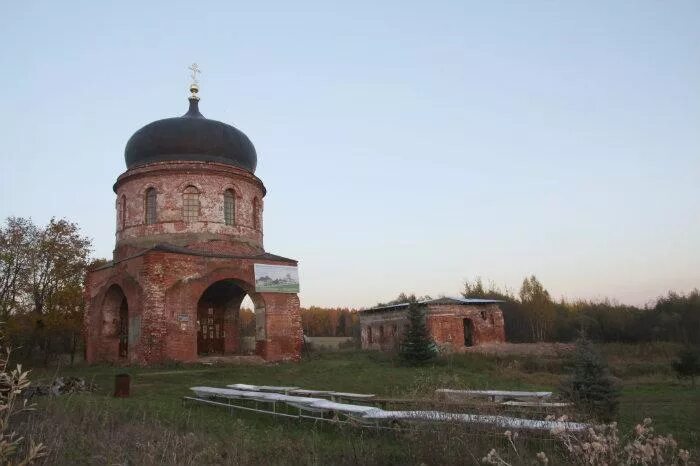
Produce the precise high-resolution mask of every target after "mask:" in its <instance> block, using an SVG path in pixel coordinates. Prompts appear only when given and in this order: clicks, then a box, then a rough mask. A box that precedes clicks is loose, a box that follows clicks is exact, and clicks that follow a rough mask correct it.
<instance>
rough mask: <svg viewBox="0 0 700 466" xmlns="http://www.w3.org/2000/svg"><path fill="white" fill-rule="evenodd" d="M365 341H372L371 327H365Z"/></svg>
mask: <svg viewBox="0 0 700 466" xmlns="http://www.w3.org/2000/svg"><path fill="white" fill-rule="evenodd" d="M367 342H368V343H373V341H372V327H369V326H368V327H367Z"/></svg>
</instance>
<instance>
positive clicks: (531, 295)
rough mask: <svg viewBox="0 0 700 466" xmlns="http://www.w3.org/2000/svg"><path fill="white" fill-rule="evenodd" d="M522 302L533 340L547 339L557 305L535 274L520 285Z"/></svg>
mask: <svg viewBox="0 0 700 466" xmlns="http://www.w3.org/2000/svg"><path fill="white" fill-rule="evenodd" d="M520 303H521V304H522V306H523V308H524V312H525V313H526V315H527V318H528V320H529V325H530V332H531V334H532V340H533V341H544V340H546V339H547V338H548V337H549V336H550V332H551V328H552V326H553V322H554V315H555V307H554V303H553V302H552V298H551V297H550V296H549V292H548V291H547V290H546V289H545V288H544V286H542V283H540V282H539V280H537V277H535V276H534V275H532V276H530V277H526V278H525V280H523V284H522V286H521V287H520Z"/></svg>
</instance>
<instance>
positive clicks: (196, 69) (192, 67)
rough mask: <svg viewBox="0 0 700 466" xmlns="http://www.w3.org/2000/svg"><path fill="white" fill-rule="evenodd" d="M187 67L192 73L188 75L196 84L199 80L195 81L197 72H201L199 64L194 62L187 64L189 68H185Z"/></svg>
mask: <svg viewBox="0 0 700 466" xmlns="http://www.w3.org/2000/svg"><path fill="white" fill-rule="evenodd" d="M187 69H188V70H190V71H191V72H192V74H190V77H191V78H192V82H193V83H194V84H197V83H198V82H199V81H197V73H199V74H202V70H200V69H199V66H197V64H196V63H192V64H191V65H190V66H189V68H187Z"/></svg>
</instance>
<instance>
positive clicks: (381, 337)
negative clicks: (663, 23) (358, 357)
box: [379, 325, 384, 344]
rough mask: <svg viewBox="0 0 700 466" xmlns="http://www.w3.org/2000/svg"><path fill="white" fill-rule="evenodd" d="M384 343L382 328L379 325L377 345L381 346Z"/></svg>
mask: <svg viewBox="0 0 700 466" xmlns="http://www.w3.org/2000/svg"><path fill="white" fill-rule="evenodd" d="M383 342H384V326H383V325H380V326H379V344H382V343H383Z"/></svg>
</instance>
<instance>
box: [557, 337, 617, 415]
mask: <svg viewBox="0 0 700 466" xmlns="http://www.w3.org/2000/svg"><path fill="white" fill-rule="evenodd" d="M572 359H573V360H572V362H573V373H572V374H571V376H570V377H569V378H567V379H566V380H565V381H564V383H563V384H562V386H561V392H562V394H563V396H564V398H566V399H568V400H570V401H572V402H573V403H574V404H575V405H576V407H577V408H579V409H581V410H582V411H585V412H588V413H590V414H592V415H593V416H594V417H595V418H597V419H600V420H603V421H609V420H611V419H612V418H613V416H614V415H615V413H616V412H617V406H618V403H619V400H618V398H619V396H620V391H619V387H618V386H617V383H616V382H615V379H614V378H613V377H612V376H611V375H610V372H609V371H608V368H607V365H606V363H605V361H604V360H603V358H602V357H601V356H600V354H598V352H597V351H596V350H595V348H594V347H593V344H592V343H591V341H590V340H588V339H587V338H585V337H584V336H581V337H580V338H579V339H578V340H577V341H576V349H575V350H574V354H573V358H572Z"/></svg>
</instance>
